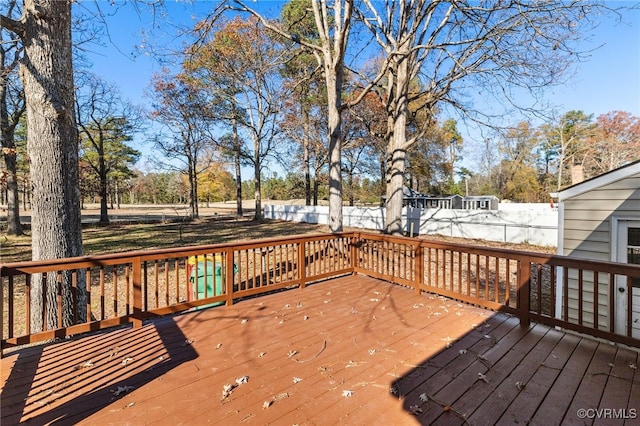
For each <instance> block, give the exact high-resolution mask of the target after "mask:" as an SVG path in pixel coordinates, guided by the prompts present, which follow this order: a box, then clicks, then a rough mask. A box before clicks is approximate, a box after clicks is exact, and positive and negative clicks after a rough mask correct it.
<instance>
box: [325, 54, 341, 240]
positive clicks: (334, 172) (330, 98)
mask: <svg viewBox="0 0 640 426" xmlns="http://www.w3.org/2000/svg"><path fill="white" fill-rule="evenodd" d="M331 65H332V64H331V62H329V61H327V60H325V75H326V81H327V102H328V103H327V105H328V114H329V117H328V119H329V230H330V231H331V232H341V231H342V114H341V111H340V108H341V105H342V101H341V99H340V95H341V93H342V74H343V72H342V66H340V67H339V68H338V69H335V70H332V69H331Z"/></svg>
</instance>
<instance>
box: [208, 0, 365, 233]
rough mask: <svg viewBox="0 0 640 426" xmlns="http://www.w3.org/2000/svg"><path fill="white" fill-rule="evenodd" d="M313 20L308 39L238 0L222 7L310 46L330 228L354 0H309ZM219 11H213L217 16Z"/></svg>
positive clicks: (336, 210) (335, 215)
mask: <svg viewBox="0 0 640 426" xmlns="http://www.w3.org/2000/svg"><path fill="white" fill-rule="evenodd" d="M310 3H311V8H312V10H313V17H314V20H315V23H316V29H317V34H318V39H317V40H309V39H306V38H305V37H302V36H301V35H300V34H297V33H291V32H289V31H288V29H287V28H285V27H283V26H282V25H279V24H277V23H275V22H272V21H269V20H267V19H266V18H264V17H263V16H261V15H260V14H259V13H258V12H256V11H255V10H253V9H252V8H250V7H248V6H247V5H246V4H244V3H243V2H241V1H237V0H230V1H229V2H228V4H225V5H224V7H223V8H221V9H220V10H224V8H229V9H234V10H239V11H243V12H247V13H250V14H252V15H253V16H255V17H257V18H258V19H259V20H260V21H261V22H262V24H263V25H264V26H265V27H266V28H269V29H270V30H272V31H274V32H276V33H277V34H279V35H280V36H282V37H285V38H286V39H288V40H291V41H294V42H296V43H299V44H300V45H302V46H304V47H306V48H307V49H309V50H310V51H311V52H312V53H313V55H314V57H315V59H316V61H317V63H318V66H319V67H321V69H322V72H323V74H324V78H325V84H326V90H327V93H326V96H327V115H328V134H329V143H328V145H329V229H330V230H331V231H332V232H339V231H341V230H342V206H343V201H342V174H341V171H342V166H341V156H342V154H341V153H342V111H343V110H344V105H343V103H342V89H343V85H344V58H345V54H346V51H347V46H348V41H349V34H350V31H351V22H352V19H351V18H352V15H353V6H354V2H353V0H336V1H334V2H333V6H331V5H330V4H328V3H327V2H326V1H325V0H311V1H310ZM218 14H219V12H218V13H217V14H216V15H214V16H218Z"/></svg>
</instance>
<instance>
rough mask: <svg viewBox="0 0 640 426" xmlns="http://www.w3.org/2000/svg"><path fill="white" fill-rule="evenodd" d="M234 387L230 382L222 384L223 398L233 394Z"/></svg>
mask: <svg viewBox="0 0 640 426" xmlns="http://www.w3.org/2000/svg"><path fill="white" fill-rule="evenodd" d="M233 388H234V387H233V386H231V385H230V384H228V383H227V384H226V385H224V386H222V400H225V399H227V398H228V397H229V396H230V395H231V392H233Z"/></svg>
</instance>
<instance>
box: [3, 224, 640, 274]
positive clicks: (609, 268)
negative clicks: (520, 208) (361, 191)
mask: <svg viewBox="0 0 640 426" xmlns="http://www.w3.org/2000/svg"><path fill="white" fill-rule="evenodd" d="M342 237H356V238H364V239H369V240H375V241H387V242H392V243H399V244H407V245H411V246H417V245H421V246H423V247H431V248H439V249H447V250H457V251H462V252H469V253H473V254H479V255H488V256H495V257H500V258H510V259H514V260H522V261H530V262H535V263H542V264H549V265H553V266H566V267H569V268H581V269H585V270H598V271H606V272H610V273H615V274H626V275H629V276H633V277H640V266H638V265H632V264H621V263H615V262H607V261H595V260H590V259H583V258H577V257H569V256H561V255H554V254H546V253H537V252H531V251H524V250H512V249H505V248H499V247H485V246H480V245H470V244H460V243H450V242H439V241H430V240H428V239H416V238H410V237H404V236H398V235H385V234H381V233H374V232H360V231H357V232H338V233H332V234H328V233H314V234H302V235H294V236H284V237H273V238H264V239H259V240H254V241H236V242H229V243H217V244H206V245H199V246H186V247H174V248H161V249H152V250H135V251H129V252H120V253H110V254H103V255H95V256H80V257H72V258H64V259H49V260H37V261H23V262H12V263H5V264H0V275H3V276H7V275H16V274H23V273H38V272H46V271H51V270H57V271H60V270H69V269H77V268H88V267H95V266H106V265H114V264H119V263H124V262H126V261H127V260H129V259H137V258H139V259H140V260H142V261H151V260H158V259H163V258H167V257H183V256H184V257H186V256H192V255H198V254H202V253H203V252H223V251H226V250H229V249H233V250H245V249H251V248H259V247H268V246H270V245H278V244H293V243H297V242H307V241H313V240H325V239H331V238H342Z"/></svg>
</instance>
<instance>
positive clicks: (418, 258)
mask: <svg viewBox="0 0 640 426" xmlns="http://www.w3.org/2000/svg"><path fill="white" fill-rule="evenodd" d="M423 253H424V250H423V249H422V245H421V244H420V243H418V244H416V255H415V262H416V265H415V271H416V277H415V279H414V281H415V283H416V284H415V290H416V294H417V295H420V294H421V293H422V284H423V282H424V254H423Z"/></svg>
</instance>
